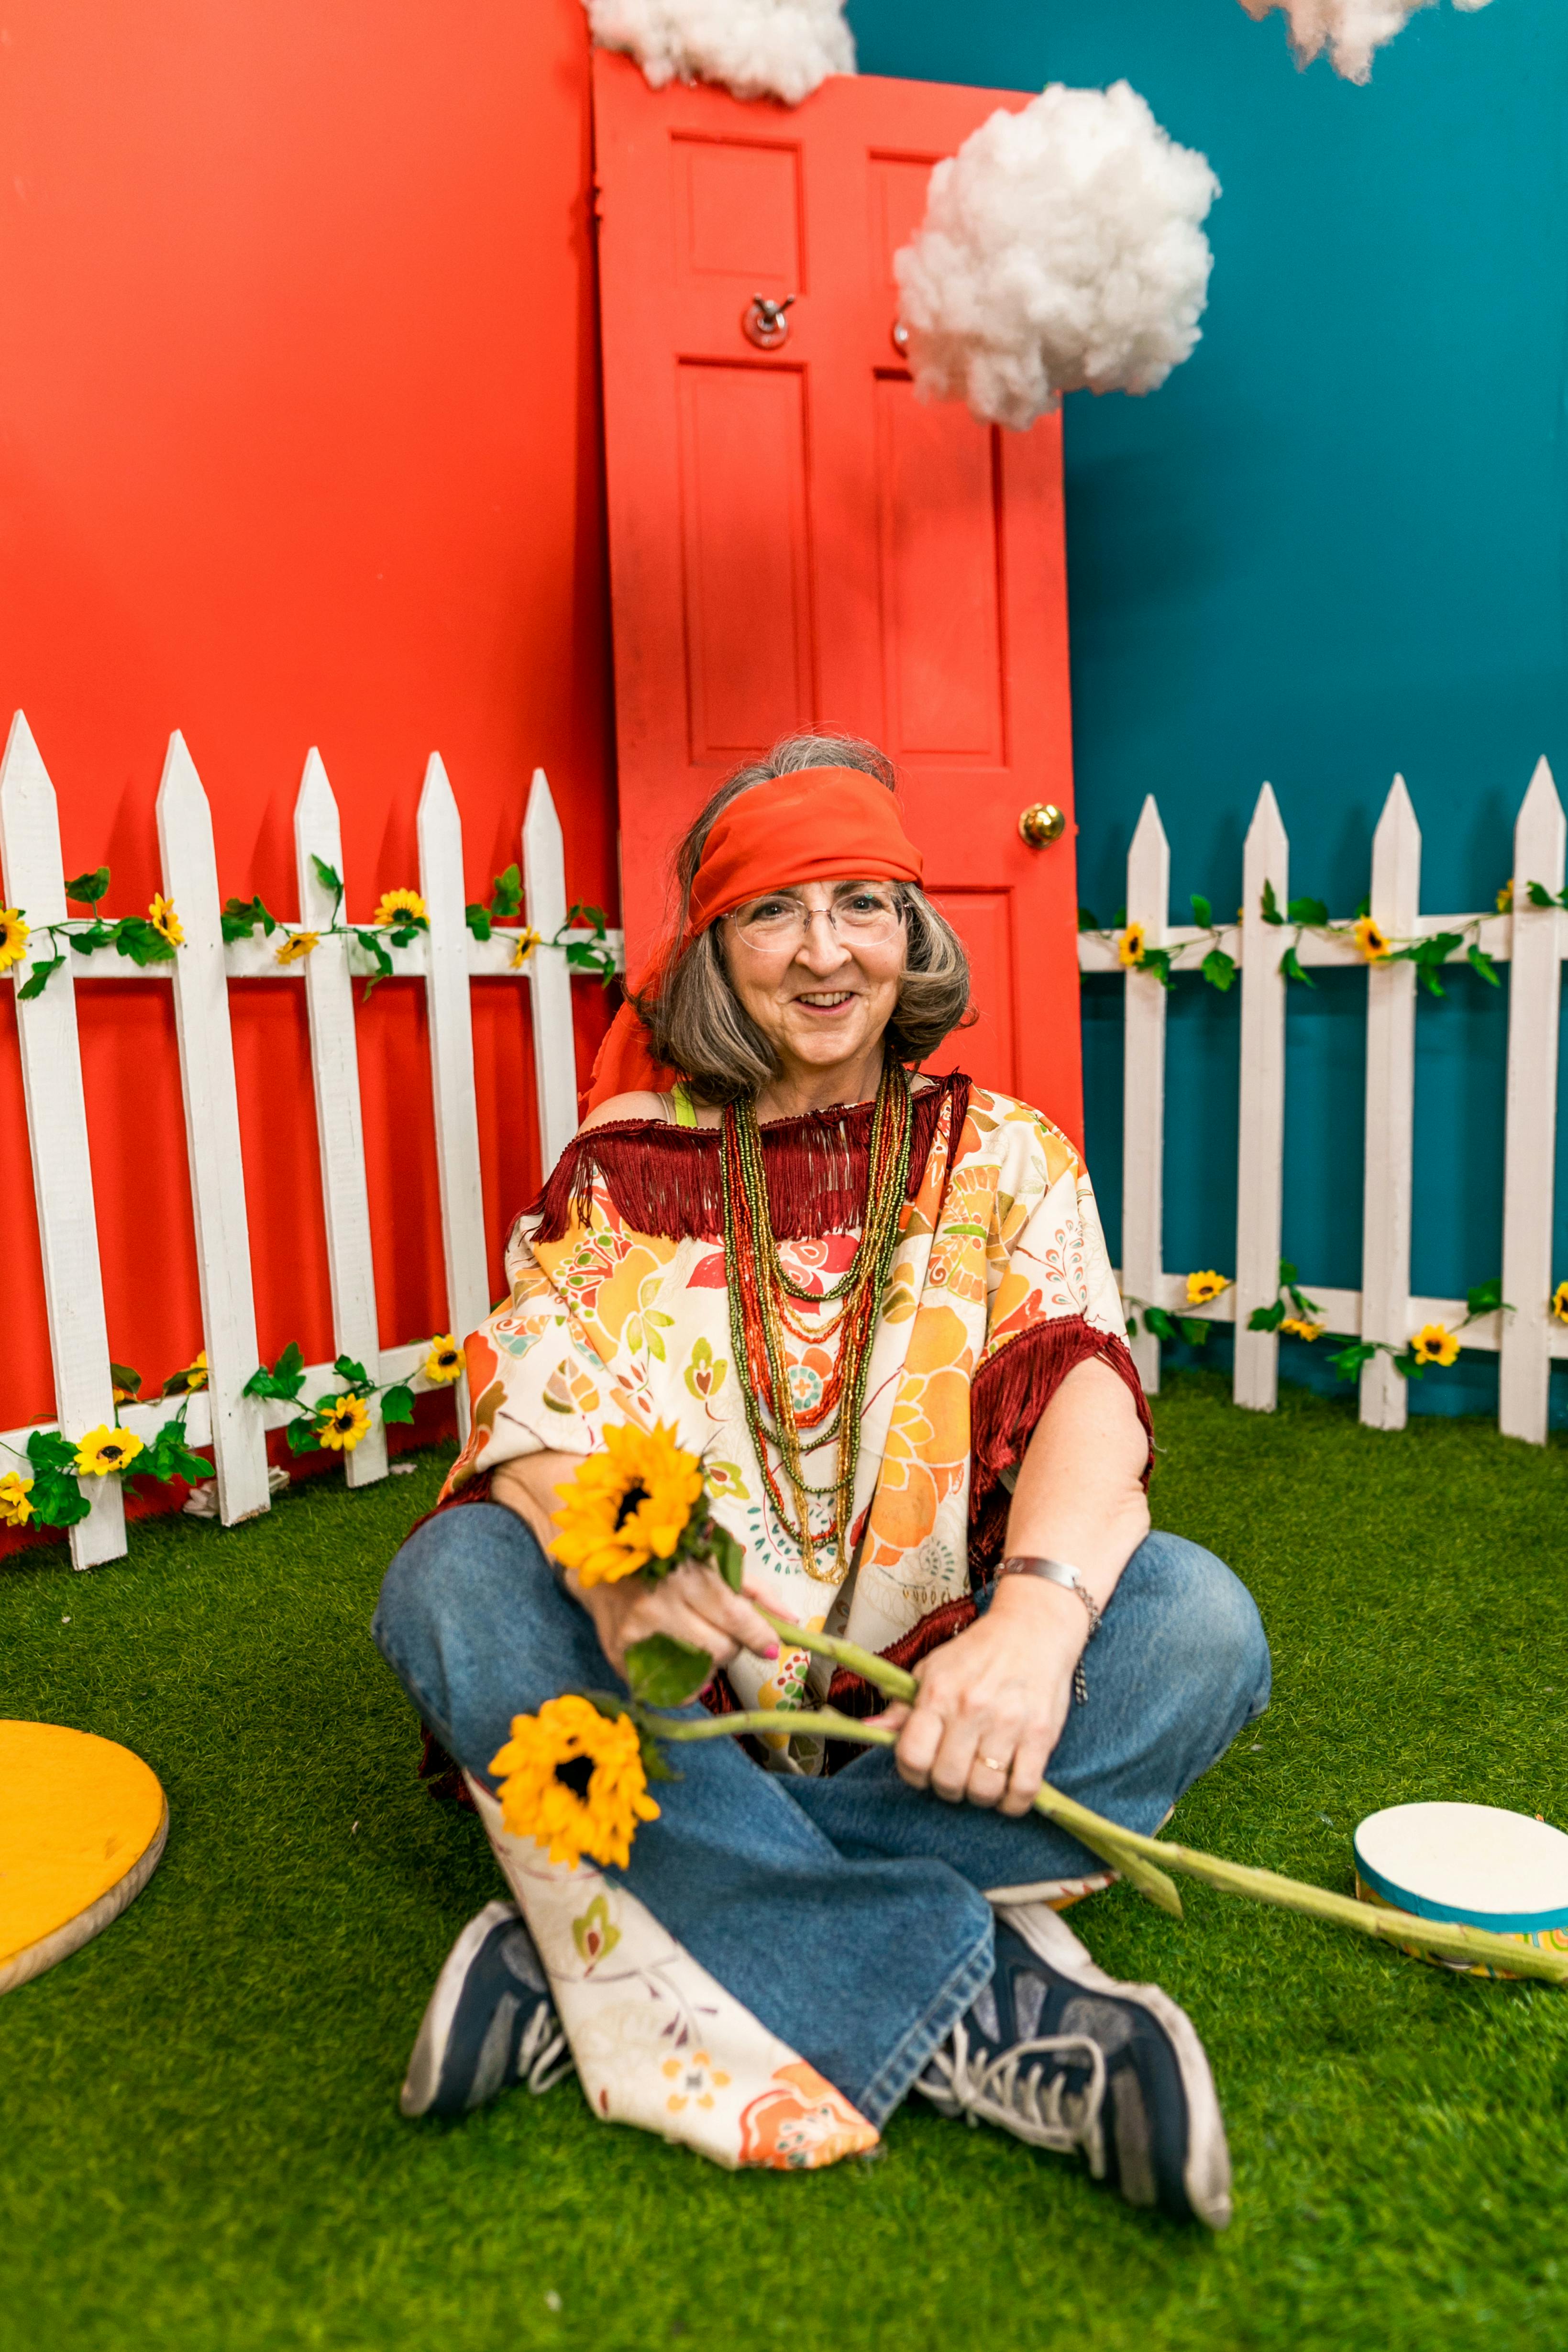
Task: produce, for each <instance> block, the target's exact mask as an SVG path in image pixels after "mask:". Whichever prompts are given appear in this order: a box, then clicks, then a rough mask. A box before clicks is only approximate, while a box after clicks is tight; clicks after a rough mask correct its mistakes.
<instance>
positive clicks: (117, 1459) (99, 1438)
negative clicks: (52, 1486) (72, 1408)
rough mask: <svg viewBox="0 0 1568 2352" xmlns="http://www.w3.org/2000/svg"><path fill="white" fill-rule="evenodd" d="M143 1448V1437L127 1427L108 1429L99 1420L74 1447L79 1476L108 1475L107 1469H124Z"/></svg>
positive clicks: (95, 1476)
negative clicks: (133, 1435)
mask: <svg viewBox="0 0 1568 2352" xmlns="http://www.w3.org/2000/svg"><path fill="white" fill-rule="evenodd" d="M141 1451H142V1440H141V1439H140V1438H139V1437H132V1434H131V1432H130V1431H129V1430H128V1429H121V1428H118V1427H116V1428H114V1429H107V1428H105V1427H104V1426H103V1424H102V1423H100V1424H99V1426H98V1428H96V1429H89V1431H88V1433H87V1435H86V1436H85V1437H84V1438H82V1439H81V1440H80V1442H79V1444H78V1446H77V1449H76V1475H77V1476H78V1477H79V1478H107V1477H108V1476H109V1475H110V1471H114V1470H127V1469H129V1468H130V1466H131V1465H132V1462H134V1461H135V1459H136V1456H137V1455H138V1454H140V1453H141Z"/></svg>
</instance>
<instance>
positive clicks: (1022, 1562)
mask: <svg viewBox="0 0 1568 2352" xmlns="http://www.w3.org/2000/svg"><path fill="white" fill-rule="evenodd" d="M1005 1576H1037V1577H1040V1578H1042V1579H1043V1580H1044V1581H1045V1582H1046V1583H1047V1584H1059V1585H1062V1586H1063V1587H1064V1588H1065V1589H1066V1590H1067V1591H1068V1592H1076V1593H1077V1594H1078V1597H1079V1600H1080V1601H1082V1603H1083V1605H1084V1607H1085V1609H1087V1611H1088V1612H1089V1640H1090V1641H1091V1642H1092V1641H1093V1639H1094V1637H1095V1635H1096V1634H1097V1633H1099V1631H1100V1603H1099V1602H1098V1601H1096V1599H1095V1597H1094V1595H1093V1593H1092V1592H1091V1591H1089V1587H1088V1585H1087V1584H1085V1582H1084V1580H1083V1579H1082V1577H1081V1576H1079V1572H1078V1570H1077V1569H1076V1568H1069V1567H1068V1563H1067V1561H1066V1560H1065V1559H1042V1558H1041V1557H1040V1556H1039V1555H1037V1554H1036V1553H1033V1552H1013V1553H1011V1554H1010V1555H1009V1556H1008V1558H1007V1559H1005V1560H1004V1561H1003V1562H1002V1565H1001V1567H1000V1568H999V1569H998V1570H997V1571H996V1581H997V1583H998V1584H1000V1583H1001V1581H1002V1579H1003V1578H1004V1577H1005ZM1072 1695H1073V1703H1074V1705H1075V1706H1086V1705H1087V1704H1088V1701H1089V1683H1088V1680H1087V1678H1086V1676H1085V1675H1084V1671H1083V1660H1082V1658H1081V1657H1080V1658H1079V1662H1078V1664H1077V1665H1076V1666H1075V1667H1074V1668H1073V1673H1072Z"/></svg>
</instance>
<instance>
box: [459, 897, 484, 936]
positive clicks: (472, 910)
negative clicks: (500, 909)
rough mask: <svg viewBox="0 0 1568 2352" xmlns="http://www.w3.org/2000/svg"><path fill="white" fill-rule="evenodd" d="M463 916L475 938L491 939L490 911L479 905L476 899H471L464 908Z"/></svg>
mask: <svg viewBox="0 0 1568 2352" xmlns="http://www.w3.org/2000/svg"><path fill="white" fill-rule="evenodd" d="M463 916H464V919H465V921H466V922H467V924H468V929H469V930H470V931H472V933H473V935H474V937H475V939H477V940H488V939H489V935H490V919H489V913H488V912H487V910H486V909H485V908H483V907H481V906H479V905H478V904H476V903H475V901H474V900H472V899H470V900H469V902H468V905H467V906H466V907H465V908H464V909H463Z"/></svg>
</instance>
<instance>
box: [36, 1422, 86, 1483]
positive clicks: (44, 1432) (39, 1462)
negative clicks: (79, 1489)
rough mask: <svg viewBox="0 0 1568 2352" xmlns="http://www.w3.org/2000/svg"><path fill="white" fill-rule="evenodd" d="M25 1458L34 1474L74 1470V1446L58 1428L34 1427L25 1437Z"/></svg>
mask: <svg viewBox="0 0 1568 2352" xmlns="http://www.w3.org/2000/svg"><path fill="white" fill-rule="evenodd" d="M27 1459H28V1461H29V1462H30V1463H31V1464H32V1466H33V1473H34V1475H35V1476H37V1475H39V1474H40V1473H41V1472H47V1471H50V1470H74V1469H75V1467H76V1447H75V1446H74V1445H73V1444H71V1442H70V1439H69V1438H68V1437H62V1436H61V1435H60V1433H59V1431H58V1429H35V1430H33V1431H32V1432H31V1433H29V1435H28V1438H27Z"/></svg>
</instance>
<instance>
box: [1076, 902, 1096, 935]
mask: <svg viewBox="0 0 1568 2352" xmlns="http://www.w3.org/2000/svg"><path fill="white" fill-rule="evenodd" d="M1078 927H1079V930H1080V931H1098V930H1099V929H1100V919H1099V917H1098V916H1097V915H1095V914H1094V912H1093V911H1092V909H1091V908H1088V907H1080V908H1079V910H1078Z"/></svg>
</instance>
